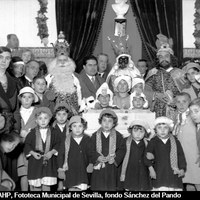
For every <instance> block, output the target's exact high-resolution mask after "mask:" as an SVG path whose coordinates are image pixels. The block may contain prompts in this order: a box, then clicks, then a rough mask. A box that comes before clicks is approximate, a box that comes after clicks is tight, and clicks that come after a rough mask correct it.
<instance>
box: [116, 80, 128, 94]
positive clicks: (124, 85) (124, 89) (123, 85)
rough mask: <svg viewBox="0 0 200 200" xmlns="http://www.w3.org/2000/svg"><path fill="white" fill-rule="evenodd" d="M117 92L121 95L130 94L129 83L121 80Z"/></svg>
mask: <svg viewBox="0 0 200 200" xmlns="http://www.w3.org/2000/svg"><path fill="white" fill-rule="evenodd" d="M117 90H118V91H119V92H120V93H124V92H128V83H127V82H126V81H125V80H121V81H120V82H119V83H118V85H117Z"/></svg>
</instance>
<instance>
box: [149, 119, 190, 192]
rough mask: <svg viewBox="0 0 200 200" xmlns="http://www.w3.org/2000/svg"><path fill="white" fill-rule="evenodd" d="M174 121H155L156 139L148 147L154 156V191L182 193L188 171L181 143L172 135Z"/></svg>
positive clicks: (152, 171) (152, 167) (152, 170)
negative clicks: (183, 179)
mask: <svg viewBox="0 0 200 200" xmlns="http://www.w3.org/2000/svg"><path fill="white" fill-rule="evenodd" d="M172 129H173V121H172V120H171V119H169V118H167V117H158V118H156V120H155V133H156V135H155V137H153V138H152V139H151V140H150V142H149V144H148V146H147V150H146V151H147V158H149V155H148V153H151V154H153V162H152V163H151V162H150V165H149V171H150V176H151V178H152V185H153V190H154V191H181V190H182V189H183V183H182V177H183V176H184V173H185V170H186V160H185V155H184V152H183V149H182V146H181V144H180V142H179V141H178V140H177V139H176V138H175V137H174V136H173V135H172V134H171V132H172Z"/></svg>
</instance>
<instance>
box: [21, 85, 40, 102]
mask: <svg viewBox="0 0 200 200" xmlns="http://www.w3.org/2000/svg"><path fill="white" fill-rule="evenodd" d="M24 93H31V94H33V95H34V102H38V100H39V99H38V96H37V95H36V94H35V91H34V90H33V88H31V87H29V86H26V87H23V88H22V89H21V90H20V91H19V94H18V98H19V99H20V98H21V95H22V94H24Z"/></svg>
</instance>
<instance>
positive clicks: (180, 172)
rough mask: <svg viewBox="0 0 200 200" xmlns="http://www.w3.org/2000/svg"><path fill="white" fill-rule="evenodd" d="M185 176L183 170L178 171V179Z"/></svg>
mask: <svg viewBox="0 0 200 200" xmlns="http://www.w3.org/2000/svg"><path fill="white" fill-rule="evenodd" d="M184 175H185V172H184V170H183V169H181V170H179V173H178V177H183V176H184Z"/></svg>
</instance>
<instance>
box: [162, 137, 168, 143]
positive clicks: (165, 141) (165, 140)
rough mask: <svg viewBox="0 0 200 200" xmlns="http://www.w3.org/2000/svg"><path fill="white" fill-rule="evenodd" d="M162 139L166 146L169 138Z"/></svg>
mask: <svg viewBox="0 0 200 200" xmlns="http://www.w3.org/2000/svg"><path fill="white" fill-rule="evenodd" d="M160 139H161V140H162V142H163V143H164V144H166V143H167V141H168V139H169V138H166V139H163V138H160Z"/></svg>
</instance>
